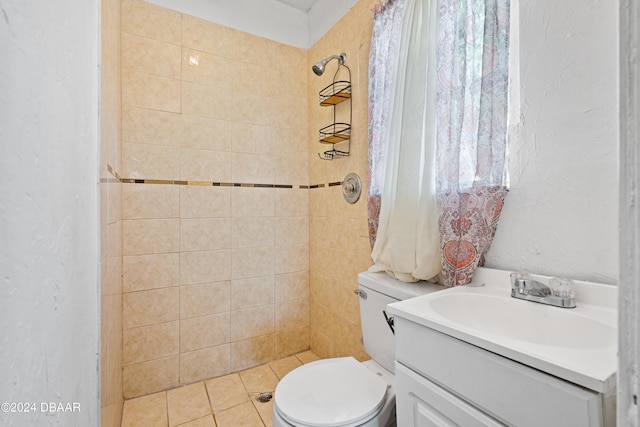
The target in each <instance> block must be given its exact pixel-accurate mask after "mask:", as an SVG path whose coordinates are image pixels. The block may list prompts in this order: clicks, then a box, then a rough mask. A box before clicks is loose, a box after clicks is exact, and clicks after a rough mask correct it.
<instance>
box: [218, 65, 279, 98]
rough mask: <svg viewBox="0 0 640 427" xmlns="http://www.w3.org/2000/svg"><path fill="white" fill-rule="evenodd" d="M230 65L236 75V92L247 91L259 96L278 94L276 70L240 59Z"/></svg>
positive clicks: (233, 87) (234, 84)
mask: <svg viewBox="0 0 640 427" xmlns="http://www.w3.org/2000/svg"><path fill="white" fill-rule="evenodd" d="M230 65H231V69H232V71H233V75H234V76H235V78H234V79H233V80H232V82H233V85H232V89H233V92H234V93H238V92H246V93H251V94H254V95H258V96H267V97H275V96H276V84H275V82H276V77H277V76H278V72H277V71H276V70H274V69H273V68H270V67H265V66H263V65H259V64H258V65H254V64H248V63H246V62H240V61H233V62H232V63H231V64H230ZM278 95H279V94H278Z"/></svg>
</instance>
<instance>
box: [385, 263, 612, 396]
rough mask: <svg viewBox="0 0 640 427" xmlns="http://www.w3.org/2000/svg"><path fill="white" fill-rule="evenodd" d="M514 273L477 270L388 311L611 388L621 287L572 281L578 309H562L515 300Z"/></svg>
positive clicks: (571, 377) (590, 384)
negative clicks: (457, 283) (455, 283)
mask: <svg viewBox="0 0 640 427" xmlns="http://www.w3.org/2000/svg"><path fill="white" fill-rule="evenodd" d="M509 275H510V272H509V271H503V270H497V269H490V268H478V269H477V270H476V272H475V274H474V278H473V281H472V282H471V283H470V284H469V285H464V286H458V287H455V288H449V289H444V290H442V291H438V292H434V293H431V294H428V295H424V296H420V297H416V298H412V299H409V300H405V301H400V302H397V303H393V304H390V305H389V306H388V311H389V312H390V313H391V314H393V315H394V316H399V317H401V318H404V319H407V320H409V321H411V322H414V323H417V324H419V325H421V326H426V327H428V328H430V329H433V330H435V331H437V332H441V333H443V334H446V335H448V336H451V337H453V338H457V339H459V340H462V341H464V342H467V343H469V344H472V345H474V346H476V347H480V348H482V349H484V350H488V351H490V352H492V353H495V354H498V355H501V356H503V357H506V358H508V359H511V360H514V361H516V362H520V363H522V364H524V365H527V366H529V367H532V368H535V369H538V370H540V371H543V372H547V373H549V374H551V375H554V376H556V377H559V378H562V379H565V380H567V381H570V382H572V383H574V384H578V385H581V386H583V387H586V388H588V389H591V390H594V391H597V392H599V393H608V392H611V390H613V389H614V388H615V384H616V370H617V350H618V346H617V334H618V332H617V287H616V286H611V285H606V284H599V283H591V282H584V281H578V280H574V282H575V284H576V305H577V306H576V307H575V308H560V307H553V306H549V305H545V304H539V303H536V302H532V301H524V300H519V299H515V298H512V297H511V283H510V277H509ZM536 277H537V278H539V279H541V280H547V281H548V279H549V278H545V277H544V276H536Z"/></svg>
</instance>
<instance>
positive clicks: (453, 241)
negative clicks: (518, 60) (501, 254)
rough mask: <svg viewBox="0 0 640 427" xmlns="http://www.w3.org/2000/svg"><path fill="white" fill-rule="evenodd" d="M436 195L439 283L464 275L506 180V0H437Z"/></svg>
mask: <svg viewBox="0 0 640 427" xmlns="http://www.w3.org/2000/svg"><path fill="white" fill-rule="evenodd" d="M441 1H442V5H441V10H440V17H439V22H438V25H439V30H438V51H437V56H438V64H437V68H438V70H437V73H438V79H437V85H438V89H437V91H438V95H437V115H438V118H437V121H438V130H437V154H436V156H437V165H438V166H437V168H438V172H437V177H438V178H437V201H438V212H439V228H440V238H441V256H442V270H443V277H444V284H445V286H457V285H461V284H465V283H468V282H470V281H471V278H472V275H473V271H474V270H475V268H476V267H477V266H479V265H483V264H484V257H485V254H486V253H487V251H488V250H489V247H490V245H491V242H492V241H493V237H494V235H495V232H496V227H497V225H498V219H499V217H500V212H501V210H502V205H503V203H504V197H505V195H506V192H507V188H506V172H505V159H506V134H507V88H508V62H509V0H484V1H478V0H441Z"/></svg>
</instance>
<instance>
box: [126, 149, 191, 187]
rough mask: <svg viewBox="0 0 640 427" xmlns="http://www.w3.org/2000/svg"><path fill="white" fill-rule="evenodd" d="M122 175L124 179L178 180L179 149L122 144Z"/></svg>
mask: <svg viewBox="0 0 640 427" xmlns="http://www.w3.org/2000/svg"><path fill="white" fill-rule="evenodd" d="M122 157H123V160H122V174H123V176H124V177H126V178H138V179H169V180H175V179H179V178H180V149H179V148H177V147H167V146H161V145H150V144H133V143H123V144H122Z"/></svg>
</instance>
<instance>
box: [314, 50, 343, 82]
mask: <svg viewBox="0 0 640 427" xmlns="http://www.w3.org/2000/svg"><path fill="white" fill-rule="evenodd" d="M332 59H337V60H338V62H339V63H340V65H342V64H344V61H346V60H347V54H346V53H341V54H340V55H332V56H330V57H328V58H324V59H323V60H322V61H320V62H316V63H315V64H314V65H313V67H311V69H312V70H313V72H314V73H316V75H317V76H321V75H322V73H324V66H325V65H327V62H329V61H331V60H332Z"/></svg>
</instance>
